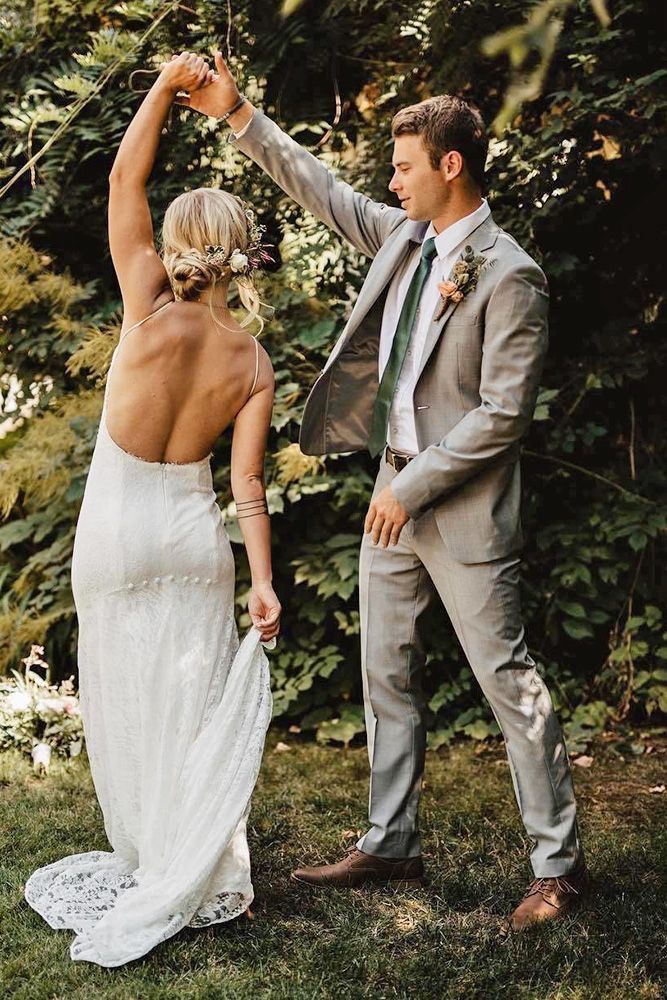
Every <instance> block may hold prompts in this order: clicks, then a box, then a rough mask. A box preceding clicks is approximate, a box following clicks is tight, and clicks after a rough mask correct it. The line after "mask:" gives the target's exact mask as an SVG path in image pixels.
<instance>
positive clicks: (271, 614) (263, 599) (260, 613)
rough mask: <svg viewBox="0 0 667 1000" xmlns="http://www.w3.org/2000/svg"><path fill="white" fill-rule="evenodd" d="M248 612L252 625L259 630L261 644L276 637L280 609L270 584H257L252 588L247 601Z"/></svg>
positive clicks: (278, 627)
mask: <svg viewBox="0 0 667 1000" xmlns="http://www.w3.org/2000/svg"><path fill="white" fill-rule="evenodd" d="M248 611H249V613H250V617H251V618H252V623H253V625H254V626H255V628H257V629H258V630H259V633H260V635H261V637H262V642H267V641H268V640H269V639H273V637H274V636H277V635H278V633H279V631H280V614H281V611H282V608H281V606H280V601H279V600H278V598H277V596H276V594H275V591H274V589H273V587H272V586H271V584H270V583H261V584H257V586H255V587H253V588H252V590H251V591H250V597H249V599H248Z"/></svg>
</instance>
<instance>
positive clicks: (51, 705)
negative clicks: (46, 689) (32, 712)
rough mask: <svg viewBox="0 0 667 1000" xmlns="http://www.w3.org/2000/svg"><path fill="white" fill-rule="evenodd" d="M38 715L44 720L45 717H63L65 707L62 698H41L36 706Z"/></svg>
mask: <svg viewBox="0 0 667 1000" xmlns="http://www.w3.org/2000/svg"><path fill="white" fill-rule="evenodd" d="M35 708H36V710H37V714H38V715H40V716H41V717H42V718H43V717H44V716H45V715H47V716H48V715H50V716H54V715H63V714H64V712H65V706H64V704H63V699H62V698H40V699H39V701H38V702H37V704H36V706H35Z"/></svg>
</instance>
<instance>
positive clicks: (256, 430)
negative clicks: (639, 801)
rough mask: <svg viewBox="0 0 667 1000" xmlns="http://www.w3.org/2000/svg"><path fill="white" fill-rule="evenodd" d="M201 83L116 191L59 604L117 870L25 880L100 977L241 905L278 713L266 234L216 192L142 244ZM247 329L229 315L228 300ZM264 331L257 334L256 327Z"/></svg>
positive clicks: (190, 85)
mask: <svg viewBox="0 0 667 1000" xmlns="http://www.w3.org/2000/svg"><path fill="white" fill-rule="evenodd" d="M211 79H212V72H211V71H210V70H209V68H208V66H207V64H206V63H205V62H204V60H203V59H201V58H200V57H198V56H195V55H192V54H190V53H187V52H184V53H182V54H181V55H180V56H178V57H177V58H173V59H172V60H171V62H169V63H166V64H163V66H162V67H161V72H160V75H159V77H158V78H157V80H156V82H155V84H154V85H153V87H152V89H151V90H150V92H149V94H148V95H147V97H146V99H145V100H144V102H143V104H142V105H141V107H140V109H139V111H138V112H137V114H136V115H135V117H134V119H133V121H132V122H131V124H130V126H129V128H128V129H127V132H126V133H125V136H124V138H123V141H122V143H121V145H120V148H119V150H118V154H117V156H116V160H115V163H114V166H113V169H112V171H111V175H110V178H109V181H110V189H109V192H110V193H109V241H110V246H111V254H112V258H113V264H114V267H115V270H116V274H117V276H118V281H119V284H120V288H121V292H122V297H123V308H124V319H123V326H122V330H121V336H120V341H119V344H118V346H117V348H116V350H115V351H114V356H113V360H112V363H111V366H110V369H109V374H108V377H107V385H106V391H105V398H104V405H103V409H102V417H101V421H100V426H99V431H98V436H97V441H96V445H95V450H94V453H93V458H92V462H91V466H90V471H89V474H88V480H87V483H86V490H85V495H84V498H83V504H82V508H81V512H80V515H79V521H78V525H77V532H76V538H75V543H74V554H73V562H72V589H73V593H74V599H75V603H76V609H77V615H78V620H79V649H78V662H79V678H80V693H81V705H82V713H83V719H84V727H85V734H86V742H87V748H88V755H89V759H90V767H91V772H92V776H93V781H94V784H95V790H96V792H97V796H98V799H99V803H100V807H101V809H102V813H103V816H104V826H105V831H106V834H107V837H108V839H109V842H110V844H111V847H112V849H113V850H112V851H92V852H89V853H85V854H75V855H72V856H71V857H66V858H64V859H63V860H61V861H56V862H55V863H52V864H49V865H47V866H46V867H45V868H40V869H39V870H38V871H36V872H34V873H33V875H31V877H30V878H29V879H28V882H27V884H26V887H25V896H26V899H27V901H28V903H29V904H30V905H31V906H32V907H33V908H34V909H35V910H37V912H38V913H40V914H41V915H42V916H43V917H44V919H45V920H46V921H47V922H48V923H49V924H50V926H51V927H54V928H70V929H72V930H73V931H75V933H76V937H75V938H74V941H73V943H72V945H71V949H70V953H71V956H72V958H73V959H77V960H83V961H88V962H94V963H97V964H98V965H102V966H107V967H112V966H118V965H122V964H124V963H125V962H129V961H131V960H133V959H137V958H139V957H140V956H142V955H144V954H146V952H148V951H149V950H150V949H151V948H153V947H154V946H155V945H156V944H158V943H159V942H160V941H164V940H165V939H166V938H169V937H170V936H172V935H173V934H175V933H177V931H179V930H180V929H181V928H182V927H185V926H189V927H201V926H205V925H209V924H213V923H223V922H225V921H228V920H231V919H233V918H234V917H236V916H238V915H239V914H241V913H243V912H244V911H245V910H246V909H247V908H248V906H249V904H250V903H251V901H252V898H253V888H252V883H251V879H250V860H249V855H248V845H247V840H246V821H247V817H248V812H249V808H250V798H251V795H252V792H253V789H254V785H255V781H256V778H257V773H258V770H259V766H260V760H261V755H262V750H263V745H264V736H265V733H266V729H267V726H268V724H269V719H270V714H271V693H270V688H269V677H268V663H267V659H266V654H265V653H264V649H263V646H262V644H263V643H271V642H272V641H273V640H275V637H276V635H277V633H278V629H279V620H280V611H281V609H280V604H279V602H278V599H277V597H276V595H275V593H274V591H273V589H272V586H271V553H270V529H269V518H268V510H267V505H266V496H265V492H264V486H263V465H264V451H265V447H266V438H267V434H268V429H269V422H270V417H271V408H272V403H273V370H272V367H271V363H270V361H269V358H268V356H267V354H266V353H265V351H264V350H263V349H262V348H261V347H260V346H259V344H258V342H257V341H256V339H255V338H254V337H252V336H251V335H250V334H249V333H248V332H247V331H246V330H245V329H244V326H246V325H247V324H248V322H250V321H252V320H258V319H259V317H258V309H259V297H258V295H257V292H256V290H255V287H254V285H253V282H252V277H251V273H252V270H253V268H254V267H256V266H257V265H258V264H259V263H261V261H262V259H263V256H264V251H263V250H262V247H261V230H260V229H259V228H258V227H257V226H255V224H254V222H253V219H252V213H251V212H250V211H248V210H244V208H243V205H242V204H241V203H240V202H239V201H238V199H237V198H235V197H233V196H232V195H230V194H227V193H225V192H223V191H220V190H216V189H212V188H198V189H196V190H193V191H188V192H186V193H184V194H181V195H179V197H177V198H176V199H175V200H174V201H173V202H172V203H171V204H170V205H169V207H168V209H167V211H166V214H165V218H164V224H163V229H162V242H163V252H162V256H159V255H158V253H157V252H156V250H155V247H154V244H153V231H152V225H151V216H150V212H149V208H148V202H147V198H146V190H145V185H146V181H147V179H148V177H149V175H150V172H151V168H152V166H153V162H154V159H155V155H156V151H157V148H158V143H159V137H160V132H161V129H162V126H163V123H164V120H165V118H166V115H167V113H168V111H169V108H170V107H171V104H172V102H173V101H174V99H175V97H176V94H177V92H178V91H179V90H187V91H192V90H196V89H197V88H199V87H202V86H206V85H207V84H208V83H209V82H210V81H211ZM231 280H234V281H236V283H237V286H238V292H239V297H240V299H241V302H242V304H243V306H244V307H245V309H246V311H247V317H246V319H245V320H244V323H243V324H239V323H238V322H236V321H235V320H234V318H233V317H232V315H231V313H230V311H229V308H228V306H227V292H228V288H229V284H230V281H231ZM259 322H260V324H261V320H259ZM232 421H234V432H233V441H232V471H231V487H232V492H233V495H234V499H235V501H236V506H237V511H238V517H239V519H240V524H241V528H242V532H243V537H244V541H245V545H246V549H247V553H248V559H249V563H250V569H251V575H252V592H251V595H250V599H249V611H250V615H251V618H252V621H253V627H252V628H251V630H250V631H249V633H248V634H247V635H246V637H245V638H244V640H243V642H241V643H240V645H239V641H238V638H237V632H236V625H235V621H234V564H233V556H232V552H231V547H230V544H229V540H228V538H227V535H226V533H225V530H224V527H223V524H222V519H221V514H220V509H219V507H218V506H217V503H216V497H215V493H214V491H213V484H212V478H211V467H210V462H209V459H210V457H211V450H212V448H213V446H214V443H215V441H216V439H217V438H218V436H219V435H220V434H221V433H222V432H223V431H224V430H225V429H226V428H227V427H228V426H229V425H230V424H231V423H232Z"/></svg>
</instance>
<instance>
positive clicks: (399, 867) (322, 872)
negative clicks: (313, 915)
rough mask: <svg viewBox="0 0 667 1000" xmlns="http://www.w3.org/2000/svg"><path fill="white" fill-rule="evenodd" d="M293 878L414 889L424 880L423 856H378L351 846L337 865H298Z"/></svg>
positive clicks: (335, 884)
mask: <svg viewBox="0 0 667 1000" xmlns="http://www.w3.org/2000/svg"><path fill="white" fill-rule="evenodd" d="M292 878H293V879H294V880H295V881H296V882H305V883H306V884H307V885H317V886H332V887H337V888H344V889H354V888H356V887H357V886H360V885H391V886H394V887H395V888H397V889H413V888H417V887H418V886H421V885H424V882H425V880H424V866H423V864H422V859H421V858H378V857H377V856H376V855H375V854H364V852H363V851H360V850H359V848H358V847H348V849H347V851H346V854H345V857H344V858H343V859H342V860H341V861H338V862H337V863H336V864H334V865H319V866H317V867H315V868H311V867H304V868H297V869H296V871H294V872H292Z"/></svg>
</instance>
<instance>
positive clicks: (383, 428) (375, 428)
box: [368, 236, 437, 458]
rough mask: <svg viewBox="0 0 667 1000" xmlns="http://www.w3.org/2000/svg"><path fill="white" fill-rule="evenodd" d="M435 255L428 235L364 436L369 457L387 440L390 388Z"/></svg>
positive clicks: (432, 238)
mask: <svg viewBox="0 0 667 1000" xmlns="http://www.w3.org/2000/svg"><path fill="white" fill-rule="evenodd" d="M436 254H437V251H436V249H435V237H433V236H432V237H431V238H430V239H428V240H425V241H424V243H423V244H422V253H421V260H420V261H419V266H418V267H417V270H416V271H415V273H414V274H413V276H412V281H411V282H410V285H409V287H408V291H407V294H406V296H405V302H404V303H403V308H402V309H401V315H400V316H399V318H398V325H397V327H396V333H395V334H394V339H393V341H392V345H391V351H390V354H389V360H388V361H387V365H386V367H385V370H384V371H383V373H382V379H381V381H380V387H379V389H378V394H377V396H376V398H375V406H374V407H373V418H372V420H371V432H370V434H369V437H368V450H369V451H370V453H371V455H372V456H373V458H375V456H376V455H379V454H380V452H381V451H382V449H383V448H384V446H385V444H386V443H387V422H388V420H389V411H390V410H391V401H392V399H393V398H394V390H395V389H396V383H397V381H398V376H399V375H400V374H401V368H402V367H403V361H404V360H405V352H406V351H407V349H408V344H409V342H410V334H411V333H412V326H413V324H414V321H415V316H416V315H417V306H418V305H419V297H420V295H421V293H422V289H423V287H424V285H425V283H426V279H427V278H428V276H429V272H430V270H431V263H432V261H433V258H434V257H435V256H436Z"/></svg>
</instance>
